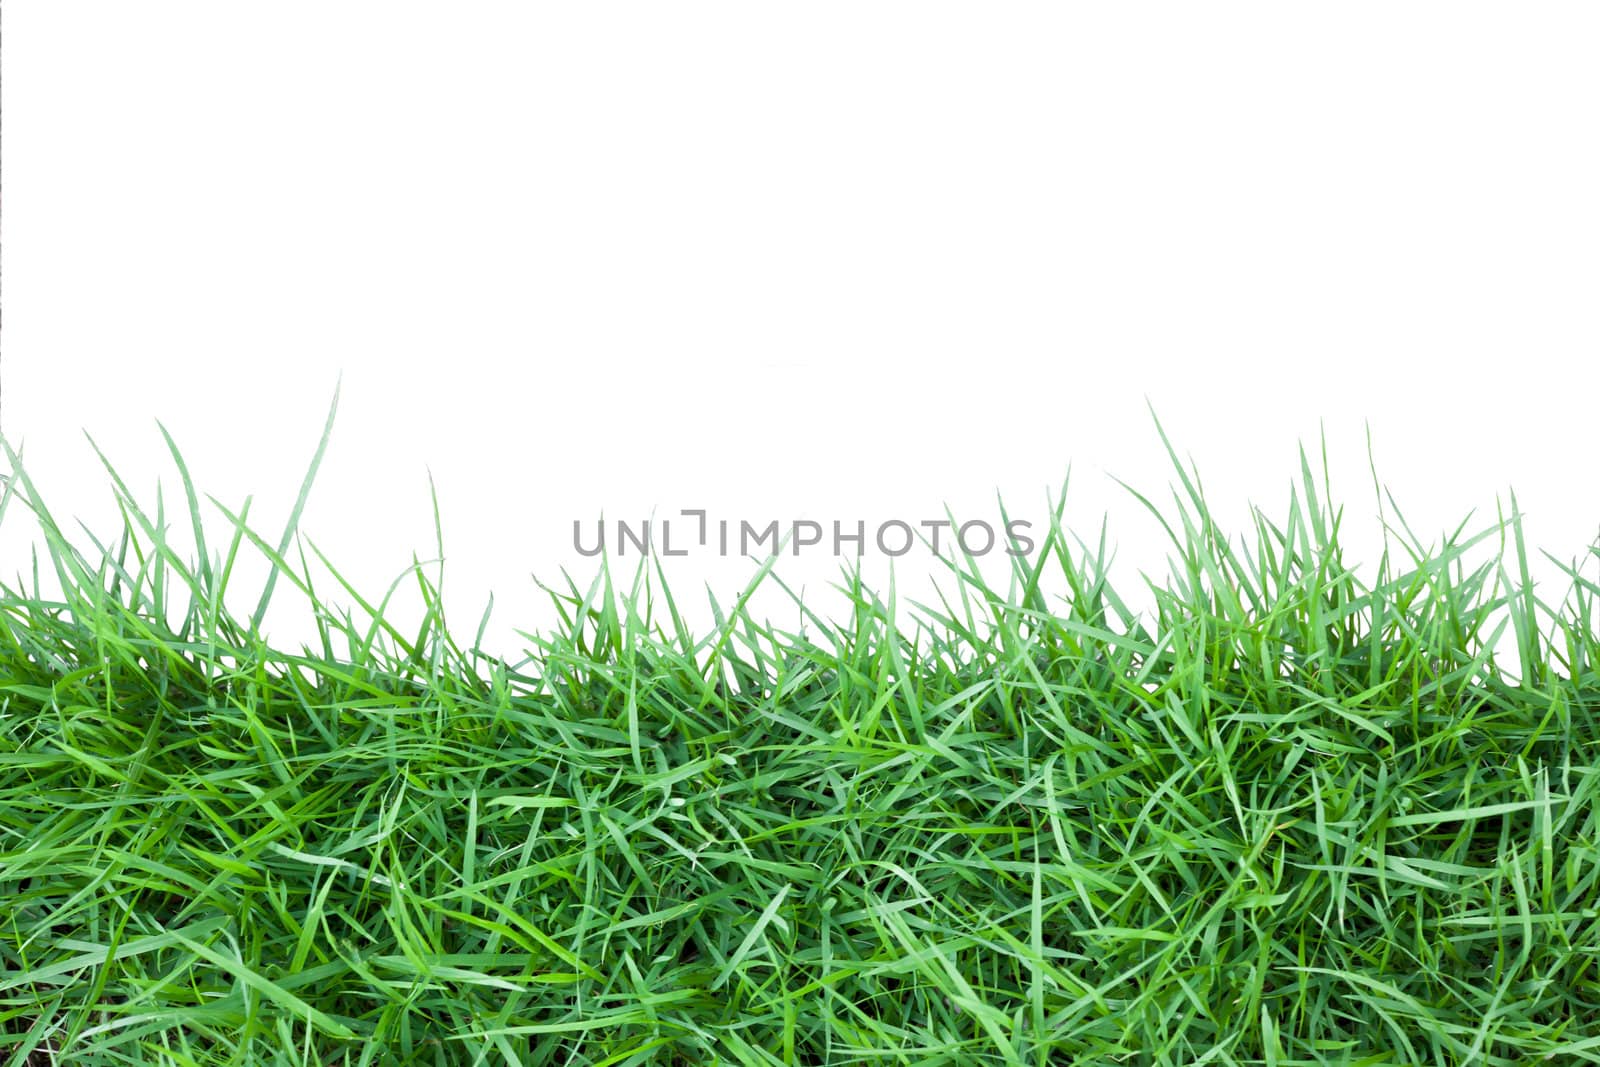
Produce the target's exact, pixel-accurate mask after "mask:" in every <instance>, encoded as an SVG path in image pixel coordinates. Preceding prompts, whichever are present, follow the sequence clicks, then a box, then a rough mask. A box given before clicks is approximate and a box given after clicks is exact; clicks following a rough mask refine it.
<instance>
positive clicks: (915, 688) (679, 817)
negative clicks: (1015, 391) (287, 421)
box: [0, 442, 1600, 1065]
mask: <svg viewBox="0 0 1600 1067" xmlns="http://www.w3.org/2000/svg"><path fill="white" fill-rule="evenodd" d="M324 443H325V442H324ZM173 454H174V458H175V459H176V461H177V464H178V469H179V471H180V472H183V466H182V460H181V458H178V452H177V450H176V449H174V450H173ZM319 455H320V452H319ZM13 461H15V457H13ZM314 470H315V465H313V473H314ZM110 477H111V478H112V484H113V485H114V486H115V487H117V489H118V491H119V494H120V497H121V499H122V503H123V507H124V514H125V517H126V528H125V529H124V530H122V531H119V535H118V536H117V537H113V538H106V539H103V540H102V541H100V542H96V541H94V540H93V539H92V538H88V537H87V536H83V537H78V536H68V535H67V534H66V533H64V532H63V528H62V525H61V524H60V523H58V522H57V520H56V519H54V518H52V516H51V515H50V513H49V512H48V511H47V510H46V509H45V507H44V504H43V503H42V502H41V500H40V497H39V494H38V492H37V490H36V487H35V486H33V485H32V484H31V483H30V482H29V481H28V479H27V478H26V476H25V475H19V477H17V478H16V480H15V482H14V484H13V485H12V486H11V487H10V488H8V489H7V490H6V493H5V504H4V505H3V507H4V508H6V509H9V510H8V511H7V517H8V518H9V519H10V520H11V521H18V517H19V513H22V514H23V515H24V517H26V518H27V521H29V522H34V521H37V523H38V525H39V528H40V530H41V534H40V536H41V538H42V542H43V545H44V549H43V551H42V555H41V557H40V558H41V567H42V568H43V569H44V572H45V573H46V574H49V573H54V574H55V575H56V576H57V578H58V579H59V584H60V586H61V587H63V588H64V589H65V593H64V594H63V595H59V596H58V595H55V594H49V595H47V594H46V592H45V591H44V588H43V586H42V585H40V584H38V579H37V577H35V578H33V579H31V580H30V579H27V578H22V579H18V580H17V581H18V585H17V586H12V585H7V586H6V587H5V588H4V589H0V620H3V621H0V1063H9V1064H15V1065H23V1064H26V1065H33V1064H55V1063H60V1064H73V1065H81V1064H193V1065H213V1064H333V1063H338V1064H391V1063H395V1064H398V1063H405V1064H412V1063H415V1064H544V1063H549V1064H595V1065H598V1064H643V1063H662V1064H693V1065H700V1064H718V1063H721V1064H780V1063H794V1064H839V1063H877V1064H1182V1065H1189V1064H1201V1063H1213V1064H1276V1065H1289V1064H1389V1063H1407V1064H1475V1065H1484V1064H1490V1065H1492V1064H1505V1065H1510V1064H1525V1063H1544V1062H1549V1063H1554V1064H1575V1063H1592V1062H1600V971H1597V968H1600V823H1597V815H1596V811H1597V809H1596V803H1595V801H1596V798H1597V796H1600V722H1597V720H1600V673H1597V671H1600V666H1597V665H1600V631H1597V626H1596V622H1595V618H1596V615H1595V600H1596V598H1597V597H1600V584H1597V582H1596V579H1595V578H1594V577H1593V576H1592V571H1593V569H1594V563H1595V562H1596V560H1595V559H1589V560H1585V561H1579V562H1578V563H1576V564H1571V565H1570V570H1569V572H1568V577H1569V579H1570V582H1569V584H1568V587H1567V588H1563V589H1557V590H1553V591H1552V590H1543V589H1541V591H1540V595H1539V596H1536V595H1535V590H1534V589H1533V587H1532V585H1531V583H1530V581H1529V578H1528V571H1529V555H1530V552H1531V551H1532V550H1531V549H1530V548H1529V547H1528V546H1526V545H1525V544H1524V542H1523V538H1522V535H1521V525H1520V521H1519V520H1518V518H1517V516H1516V515H1515V513H1514V512H1513V513H1511V514H1508V515H1506V516H1504V517H1503V518H1502V519H1500V520H1498V521H1494V522H1488V523H1485V524H1484V527H1483V528H1482V529H1467V528H1465V527H1464V528H1462V529H1460V530H1457V531H1455V532H1454V533H1453V534H1452V535H1450V536H1447V537H1444V538H1443V539H1434V540H1433V541H1432V542H1429V541H1427V540H1425V539H1422V538H1418V537H1414V536H1412V535H1411V534H1410V533H1409V532H1407V531H1406V529H1405V527H1404V524H1403V521H1402V520H1401V518H1400V516H1399V514H1398V513H1396V512H1394V511H1392V510H1391V511H1389V512H1388V518H1389V523H1390V526H1391V527H1392V530H1391V533H1390V535H1389V538H1388V542H1389V545H1390V551H1389V553H1388V554H1387V555H1386V556H1385V557H1384V558H1383V559H1382V560H1381V561H1380V562H1379V563H1378V565H1377V566H1375V567H1373V568H1371V572H1370V573H1367V574H1358V573H1354V572H1352V570H1351V569H1349V568H1347V567H1346V565H1345V563H1344V562H1343V560H1342V556H1341V550H1340V546H1339V541H1340V536H1339V531H1340V518H1339V513H1338V512H1337V511H1335V510H1334V508H1333V507H1332V505H1331V504H1330V503H1329V502H1328V501H1327V500H1326V499H1325V496H1326V494H1325V492H1323V491H1322V490H1321V489H1320V488H1319V485H1321V484H1325V483H1323V482H1319V480H1318V479H1317V478H1316V477H1315V476H1314V474H1313V470H1312V465H1311V464H1308V463H1307V462H1305V460H1304V459H1302V463H1301V476H1300V477H1299V481H1300V485H1299V487H1298V489H1297V492H1296V495H1295V499H1294V501H1293V502H1292V503H1291V505H1290V506H1289V507H1288V509H1287V511H1286V513H1285V514H1284V515H1282V516H1281V517H1280V518H1278V519H1275V520H1269V519H1268V518H1267V517H1265V516H1262V517H1260V518H1259V521H1258V522H1257V523H1256V524H1255V526H1254V528H1252V529H1248V530H1246V531H1243V534H1244V536H1236V535H1233V536H1230V535H1225V533H1224V532H1223V531H1221V530H1219V529H1218V528H1217V525H1216V524H1215V523H1214V521H1213V520H1212V518H1211V514H1210V512H1209V511H1208V509H1207V507H1206V504H1205V500H1204V497H1203V495H1202V494H1201V492H1200V490H1199V489H1198V488H1197V486H1196V483H1195V482H1194V480H1193V478H1192V476H1191V475H1190V474H1188V473H1187V471H1186V469H1185V468H1184V467H1183V466H1182V465H1181V464H1180V465H1177V466H1175V468H1174V477H1175V479H1176V485H1175V490H1176V492H1175V494H1174V497H1173V499H1172V501H1171V502H1170V503H1168V504H1165V505H1161V506H1158V507H1156V508H1154V510H1156V511H1157V513H1158V514H1160V515H1161V516H1162V517H1163V520H1164V521H1165V522H1166V523H1168V524H1169V528H1170V530H1171V532H1172V534H1173V560H1174V563H1173V566H1172V568H1171V572H1170V575H1168V576H1167V577H1164V578H1163V579H1162V580H1161V581H1160V582H1159V583H1157V584H1158V586H1159V588H1158V589H1157V590H1156V597H1157V603H1158V608H1157V610H1156V611H1155V612H1154V613H1152V614H1148V615H1145V614H1139V615H1136V614H1135V613H1134V612H1132V611H1131V610H1130V609H1129V608H1128V607H1127V606H1126V604H1125V598H1126V595H1127V591H1126V590H1124V594H1123V596H1121V597H1119V594H1118V591H1117V590H1116V589H1114V588H1112V586H1111V584H1110V583H1109V582H1108V580H1107V575H1106V542H1105V540H1104V538H1091V539H1090V540H1089V541H1088V542H1081V541H1079V540H1077V539H1076V538H1074V537H1073V536H1072V535H1071V534H1070V533H1069V532H1067V530H1066V529H1065V528H1064V527H1063V525H1062V524H1061V523H1060V522H1059V521H1058V522H1057V526H1056V529H1055V530H1054V532H1053V535H1052V536H1051V537H1050V538H1049V544H1048V546H1047V550H1045V551H1042V552H1041V553H1039V554H1038V555H1037V556H1036V557H1035V558H1034V559H1033V560H1032V561H1031V562H1030V561H1027V560H1019V561H1017V564H1016V566H1015V569H1014V573H1013V574H1012V575H1011V577H1010V579H1009V581H1008V582H1007V583H1006V584H1005V587H1004V588H995V587H992V586H991V585H989V584H986V583H985V581H984V580H983V579H982V578H981V577H980V576H979V575H978V574H977V571H976V570H975V569H974V568H973V567H972V566H971V561H964V560H959V559H958V560H953V561H951V562H950V568H951V569H950V572H949V575H948V579H949V581H948V583H947V584H948V590H949V595H948V597H947V598H946V599H945V600H944V602H942V603H939V604H935V605H931V606H920V607H919V606H913V605H906V604H897V603H896V602H895V601H894V599H893V598H892V597H888V596H883V597H880V596H878V595H875V594H874V593H873V592H872V591H869V590H868V589H866V588H863V587H862V586H861V584H860V583H859V582H852V581H846V582H845V583H844V585H845V589H846V591H847V592H848V596H849V602H848V604H849V610H848V611H847V612H844V613H842V614H843V621H830V620H828V619H824V618H821V617H817V616H816V615H812V616H810V617H809V622H808V624H807V625H806V626H804V627H802V628H800V629H801V631H802V632H798V633H796V632H785V631H780V630H778V629H774V628H772V627H771V626H769V625H767V624H765V623H763V622H762V621H760V620H759V619H757V618H755V617H753V614H752V612H750V611H749V610H747V609H746V607H745V598H743V597H741V598H739V599H738V600H737V601H735V602H732V603H727V604H723V605H721V606H720V607H719V608H718V609H717V610H718V618H720V619H721V623H720V625H719V626H717V627H715V628H713V629H712V630H711V631H710V632H708V633H705V634H703V635H699V636H693V635H691V634H689V633H687V632H686V629H685V627H684V625H683V624H682V622H681V620H680V617H679V610H678V605H677V603H676V602H675V601H674V600H673V599H672V595H671V592H670V591H669V590H668V589H667V588H666V587H665V586H664V584H663V583H662V582H661V581H660V580H659V579H660V575H659V571H651V570H643V571H639V572H636V573H630V574H629V575H627V576H619V577H618V578H617V582H616V584H613V576H612V575H611V574H610V573H609V572H608V571H605V570H602V571H601V573H600V575H599V577H598V579H597V580H596V581H595V582H594V583H593V584H592V585H589V584H586V583H578V584H572V585H570V586H569V587H567V588H564V589H562V590H560V591H557V592H555V593H553V594H552V595H553V596H554V598H555V602H556V605H557V606H558V607H559V609H560V611H561V617H562V619H563V620H564V623H563V625H561V626H559V627H556V628H553V629H552V630H551V631H550V632H546V633H542V634H540V635H538V636H537V637H536V638H532V639H531V640H530V644H531V645H532V647H531V651H530V654H529V656H528V657H527V658H526V659H525V660H524V661H521V662H516V663H509V662H506V661H504V660H499V659H495V658H492V657H490V656H488V655H487V654H485V653H483V652H481V651H480V650H478V649H477V648H476V647H475V645H476V642H475V641H474V640H473V639H472V636H471V634H470V633H469V632H466V631H463V630H460V629H454V628H452V627H450V626H447V625H446V624H445V621H444V619H443V612H442V610H441V609H440V607H439V599H438V597H437V592H436V591H437V588H438V578H437V576H436V575H433V573H432V571H431V569H430V568H429V567H425V566H419V567H418V568H417V569H416V570H415V571H414V572H413V573H412V574H410V575H409V576H408V578H407V581H408V582H412V583H415V585H416V586H417V587H418V588H420V589H421V590H422V593H423V595H424V597H425V600H426V603H427V604H428V605H429V607H428V610H427V611H426V612H425V615H426V618H425V620H424V622H423V624H422V625H421V627H420V629H417V630H415V631H413V629H412V628H411V627H407V628H406V630H405V631H402V630H401V629H399V628H398V627H397V626H395V625H393V624H391V623H390V622H389V621H387V620H386V619H385V617H384V615H385V609H384V608H383V607H382V604H381V603H377V604H375V603H374V602H373V600H375V599H379V598H373V599H363V597H362V596H360V595H358V591H357V590H354V589H351V588H348V587H343V586H339V585H338V583H334V585H335V588H333V589H331V590H330V589H326V588H319V587H317V586H316V585H314V584H313V583H312V580H311V576H312V575H313V573H314V570H313V568H312V567H310V566H309V564H308V563H307V562H306V561H307V559H311V560H315V559H316V553H315V550H314V548H311V547H307V546H306V545H305V543H304V542H303V541H302V540H300V539H299V538H297V537H296V536H294V534H293V527H294V525H295V522H294V521H293V520H291V523H290V526H291V529H290V530H289V531H287V532H281V531H273V533H272V534H271V535H258V534H256V533H254V532H249V531H248V529H247V521H248V520H247V516H244V515H237V516H236V515H234V514H233V513H232V512H229V511H228V510H227V509H225V508H222V507H221V505H216V506H215V507H213V505H212V504H211V503H207V502H206V498H205V497H204V495H203V494H201V493H199V492H198V491H197V490H196V489H195V487H193V486H192V485H190V484H189V478H188V475H187V473H186V472H184V473H182V481H183V483H184V486H185V489H186V497H187V500H188V506H187V508H186V511H185V513H183V514H182V515H181V516H180V520H179V521H180V523H181V526H182V528H183V530H184V537H185V538H186V539H187V538H193V539H194V542H195V543H196V544H198V545H199V552H198V553H194V554H191V555H190V556H189V557H185V556H184V555H183V554H181V553H180V552H178V551H177V550H176V549H174V548H173V547H172V546H171V545H170V544H169V543H168V530H169V524H170V520H169V518H168V517H167V516H165V515H158V514H157V513H156V510H155V509H154V508H153V507H146V508H143V509H141V506H140V504H139V503H138V502H136V501H135V500H134V499H133V497H132V496H131V495H130V494H129V493H128V492H127V491H126V489H125V488H123V487H122V482H121V480H120V479H117V478H115V475H114V472H113V474H112V475H111V476H110ZM307 484H308V485H309V477H308V483H307ZM304 499H305V498H304V495H302V497H301V500H302V502H303V501H304ZM295 514H296V517H298V515H299V508H296V511H295ZM202 515H205V516H206V519H205V521H202V519H201V516H202ZM33 516H37V519H36V520H35V518H34V517H33ZM1235 533H1236V532H1235ZM280 534H281V535H280ZM249 553H258V554H265V555H266V557H267V558H269V559H270V560H272V561H273V564H274V568H275V569H274V575H275V585H271V584H269V586H268V588H266V589H265V590H262V589H250V590H245V589H242V588H229V579H230V573H231V572H232V571H233V569H234V564H235V562H236V561H237V560H238V559H240V558H242V556H243V555H245V554H249ZM1595 555H1596V557H1597V558H1600V547H1597V549H1596V551H1595ZM1148 562H1154V561H1148ZM1146 569H1149V568H1148V566H1147V567H1146ZM316 573H320V572H316ZM781 578H782V574H781V569H780V570H779V571H778V572H777V573H773V572H771V571H769V570H762V571H761V572H759V573H758V574H757V576H756V578H755V581H754V582H753V583H752V588H754V586H755V585H756V584H757V583H779V584H781ZM30 582H31V583H32V584H30ZM295 588H298V589H299V590H300V591H301V593H303V594H304V596H303V599H304V600H305V602H306V603H307V604H308V605H310V606H309V607H308V608H307V610H308V611H310V612H312V613H313V614H314V616H315V619H316V623H317V628H318V632H319V633H320V635H321V640H320V643H319V644H318V645H317V647H309V648H304V647H303V648H301V649H300V650H299V651H287V650H285V649H281V648H275V647H271V646H270V645H269V644H268V643H267V642H266V641H265V640H264V639H263V638H262V636H261V632H260V627H259V625H258V623H259V620H260V618H261V617H262V612H263V611H264V609H265V605H266V603H267V598H268V597H274V596H276V597H279V598H281V597H283V596H285V595H290V596H294V595H298V594H296V593H295V592H294V589H295ZM225 590H226V595H225ZM241 598H243V599H241ZM797 602H798V599H797ZM341 604H343V605H348V607H349V610H348V611H347V610H344V609H342V608H340V607H337V606H336V605H341ZM800 607H801V608H802V609H803V608H804V607H805V605H803V604H802V605H800ZM275 610H276V608H275Z"/></svg>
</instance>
